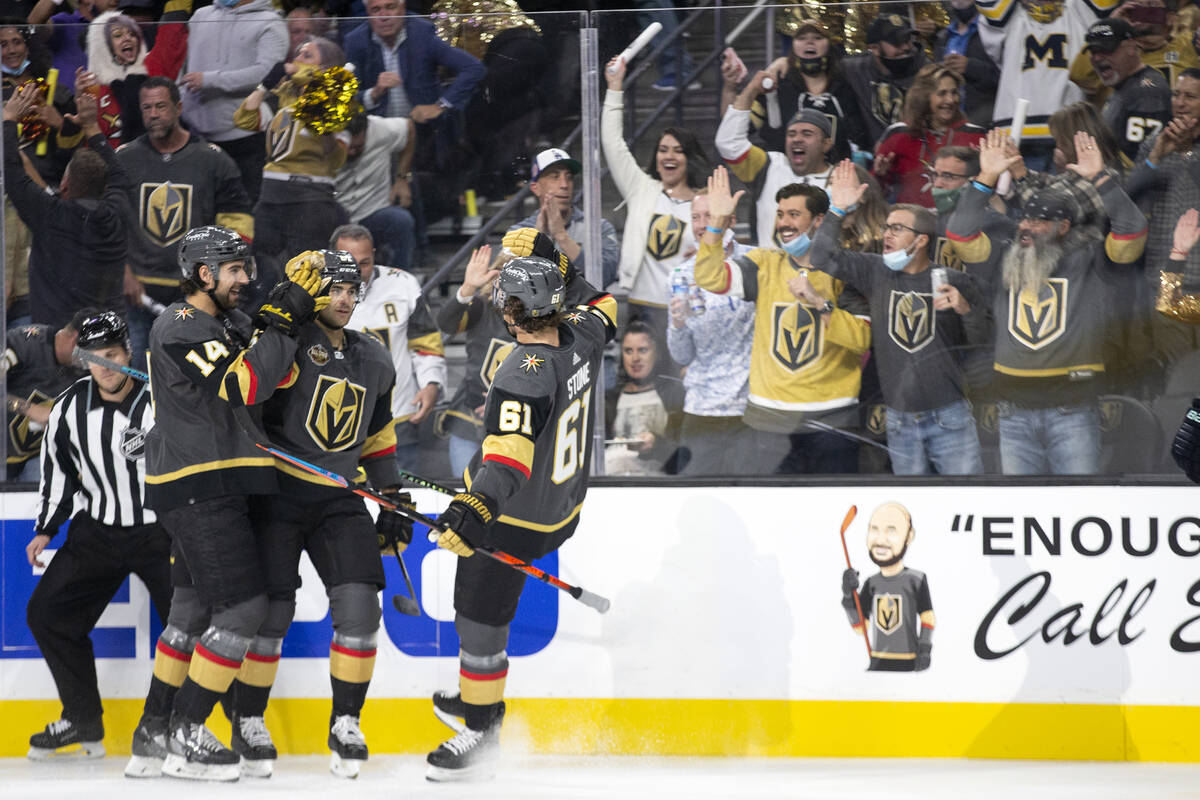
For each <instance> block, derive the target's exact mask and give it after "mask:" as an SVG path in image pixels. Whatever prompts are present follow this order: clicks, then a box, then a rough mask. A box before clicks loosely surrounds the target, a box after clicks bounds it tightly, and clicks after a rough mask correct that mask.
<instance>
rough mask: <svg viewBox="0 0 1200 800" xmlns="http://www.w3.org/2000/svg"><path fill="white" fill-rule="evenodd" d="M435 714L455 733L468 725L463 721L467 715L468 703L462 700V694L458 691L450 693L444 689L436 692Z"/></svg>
mask: <svg viewBox="0 0 1200 800" xmlns="http://www.w3.org/2000/svg"><path fill="white" fill-rule="evenodd" d="M433 715H434V716H435V717H437V718H438V719H440V720H441V721H442V724H443V725H445V726H446V727H447V728H449V729H450V730H452V731H454V732H455V733H462V732H463V731H464V730H465V729H466V727H467V724H466V723H465V722H463V717H465V716H466V715H467V705H466V703H464V702H463V701H462V695H461V694H459V693H458V692H455V693H454V694H450V693H449V692H447V691H445V690H444V689H438V690H437V691H436V692H434V693H433Z"/></svg>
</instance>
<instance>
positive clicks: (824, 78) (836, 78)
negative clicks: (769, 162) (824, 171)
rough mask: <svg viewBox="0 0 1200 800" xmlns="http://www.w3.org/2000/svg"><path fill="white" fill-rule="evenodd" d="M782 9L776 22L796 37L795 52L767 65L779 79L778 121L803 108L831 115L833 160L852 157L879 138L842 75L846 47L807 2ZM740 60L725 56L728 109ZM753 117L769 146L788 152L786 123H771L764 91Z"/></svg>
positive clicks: (724, 93)
mask: <svg viewBox="0 0 1200 800" xmlns="http://www.w3.org/2000/svg"><path fill="white" fill-rule="evenodd" d="M778 13H779V14H780V16H779V20H778V22H777V23H776V26H775V27H776V28H777V29H778V30H779V31H780V32H784V31H786V32H787V34H788V35H790V36H791V37H792V44H791V53H790V54H789V55H787V56H783V57H781V58H777V59H776V60H775V61H774V62H772V63H771V65H770V66H769V67H767V71H768V72H770V73H772V74H773V75H774V76H775V77H776V78H777V79H778V83H779V88H778V89H777V90H776V92H777V93H776V98H777V99H778V102H779V114H780V121H781V122H782V123H786V122H787V121H788V120H790V119H791V118H792V117H793V116H794V115H795V114H796V112H797V111H799V110H800V109H803V108H811V109H813V110H814V111H819V112H820V113H822V114H824V115H826V116H827V117H829V120H830V123H831V124H832V126H833V128H832V129H833V149H832V150H831V151H830V154H829V158H830V159H831V160H832V161H840V160H842V159H843V158H850V157H851V155H852V154H853V152H857V151H864V152H870V150H871V148H872V147H873V146H874V145H875V142H873V141H869V140H868V139H867V127H866V123H865V122H864V121H863V117H862V110H861V109H860V108H859V106H858V98H856V97H855V96H854V92H853V91H852V90H851V89H850V85H849V84H848V83H846V79H845V78H844V77H843V75H842V69H841V60H842V49H841V47H838V46H835V45H834V44H833V43H832V42H831V41H830V34H829V27H828V25H827V24H826V23H825V22H824V21H823V20H821V19H819V18H817V17H815V16H812V12H811V11H810V10H809V9H808V8H807V7H806V6H789V7H788V8H787V9H786V10H781V11H780V12H778ZM739 64H740V62H739V61H738V60H737V58H736V54H733V57H731V58H726V59H725V60H724V61H722V62H721V76H722V78H724V85H723V86H722V89H721V107H722V108H724V109H727V108H728V107H729V106H730V105H732V104H733V101H734V98H735V96H736V94H737V83H738V79H737V76H738V72H739V70H738V68H737V67H738V66H739ZM750 122H751V124H752V125H753V126H754V128H755V129H756V130H757V131H758V136H759V138H760V139H762V141H763V143H764V145H765V146H766V149H767V150H774V151H778V152H784V148H785V147H786V136H787V129H786V127H784V125H782V124H781V125H780V126H779V127H777V128H772V127H771V126H770V124H769V122H768V120H767V109H766V100H765V96H764V95H759V96H758V97H756V98H755V99H754V104H753V105H752V106H751V107H750Z"/></svg>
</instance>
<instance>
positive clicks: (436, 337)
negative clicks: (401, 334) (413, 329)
mask: <svg viewBox="0 0 1200 800" xmlns="http://www.w3.org/2000/svg"><path fill="white" fill-rule="evenodd" d="M408 349H409V350H411V351H413V352H417V353H424V354H427V355H434V356H443V355H445V354H446V348H445V346H443V345H442V334H441V333H439V332H438V331H434V332H433V333H427V334H425V335H424V336H412V337H409V340H408Z"/></svg>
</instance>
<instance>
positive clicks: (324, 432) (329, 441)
mask: <svg viewBox="0 0 1200 800" xmlns="http://www.w3.org/2000/svg"><path fill="white" fill-rule="evenodd" d="M366 394H367V390H366V389H365V388H364V387H362V386H359V385H358V384H357V383H351V382H350V381H349V380H348V379H346V378H333V377H330V376H328V375H322V376H320V377H319V378H318V379H317V388H316V389H315V390H314V391H313V397H312V403H311V404H310V405H309V408H308V416H307V418H306V419H305V420H304V427H305V428H306V429H307V430H308V435H309V436H311V437H312V440H313V441H314V442H316V443H317V444H319V445H320V446H321V447H322V448H324V449H325V450H329V451H335V450H345V449H346V448H347V447H350V446H351V445H353V444H354V443H355V441H357V439H358V429H359V428H360V427H361V425H362V417H363V400H364V398H365V397H366Z"/></svg>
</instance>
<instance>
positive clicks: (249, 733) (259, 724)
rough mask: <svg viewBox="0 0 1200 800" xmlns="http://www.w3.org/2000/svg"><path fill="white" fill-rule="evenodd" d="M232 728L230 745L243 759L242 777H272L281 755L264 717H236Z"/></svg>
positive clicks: (241, 766) (241, 763)
mask: <svg viewBox="0 0 1200 800" xmlns="http://www.w3.org/2000/svg"><path fill="white" fill-rule="evenodd" d="M231 726H232V728H233V734H232V736H231V737H230V742H229V744H230V745H231V746H232V748H233V752H235V753H237V755H238V756H239V758H240V759H241V761H240V764H239V766H240V768H241V773H242V775H243V776H245V777H247V778H269V777H271V773H272V772H273V771H274V768H275V759H276V758H278V757H279V753H278V752H277V751H276V750H275V743H274V742H272V741H271V734H270V732H268V731H267V723H266V721H265V720H264V719H263V718H262V717H240V716H237V715H234V717H233V720H232V721H231Z"/></svg>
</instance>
